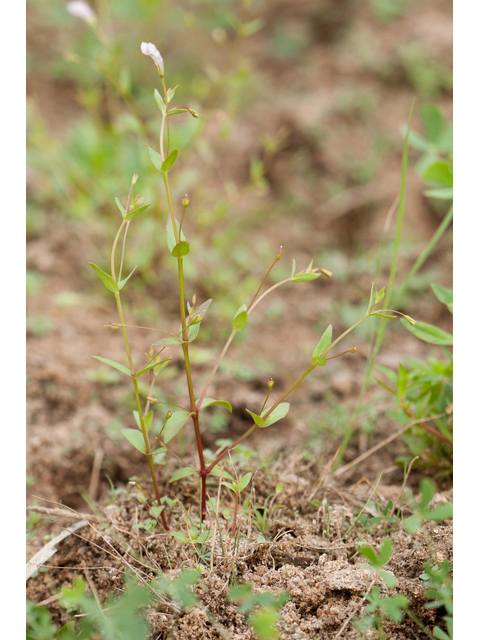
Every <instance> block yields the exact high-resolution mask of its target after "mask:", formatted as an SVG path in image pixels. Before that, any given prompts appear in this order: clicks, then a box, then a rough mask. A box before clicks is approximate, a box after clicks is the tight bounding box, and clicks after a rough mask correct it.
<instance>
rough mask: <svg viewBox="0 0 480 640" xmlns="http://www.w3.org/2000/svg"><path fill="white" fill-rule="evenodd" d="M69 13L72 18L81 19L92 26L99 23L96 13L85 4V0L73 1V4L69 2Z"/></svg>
mask: <svg viewBox="0 0 480 640" xmlns="http://www.w3.org/2000/svg"><path fill="white" fill-rule="evenodd" d="M67 11H68V13H70V14H71V15H72V16H75V17H76V18H80V20H84V21H85V22H88V24H90V25H93V24H95V23H96V21H97V16H96V15H95V11H94V10H93V9H92V7H91V6H90V5H89V4H88V3H86V2H84V0H73V1H72V2H68V3H67Z"/></svg>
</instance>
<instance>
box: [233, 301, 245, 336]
mask: <svg viewBox="0 0 480 640" xmlns="http://www.w3.org/2000/svg"><path fill="white" fill-rule="evenodd" d="M247 322H248V312H247V305H246V304H242V306H241V307H240V309H239V310H238V311H237V313H236V314H235V317H234V318H233V322H232V326H233V328H234V329H237V331H243V330H244V329H245V327H246V326H247Z"/></svg>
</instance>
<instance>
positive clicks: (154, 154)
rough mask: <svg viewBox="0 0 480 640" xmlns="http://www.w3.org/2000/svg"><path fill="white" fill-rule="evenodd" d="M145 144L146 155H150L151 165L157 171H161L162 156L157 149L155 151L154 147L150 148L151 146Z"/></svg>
mask: <svg viewBox="0 0 480 640" xmlns="http://www.w3.org/2000/svg"><path fill="white" fill-rule="evenodd" d="M145 146H146V147H147V149H148V155H149V156H150V160H151V161H152V163H153V166H154V167H155V169H157V170H158V171H161V170H162V164H163V160H162V156H161V155H160V154H159V153H158V151H155V149H152V147H149V146H148V144H146V145H145Z"/></svg>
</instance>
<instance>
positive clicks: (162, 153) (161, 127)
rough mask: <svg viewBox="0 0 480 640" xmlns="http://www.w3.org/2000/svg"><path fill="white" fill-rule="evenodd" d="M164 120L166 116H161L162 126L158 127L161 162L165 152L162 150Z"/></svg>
mask: <svg viewBox="0 0 480 640" xmlns="http://www.w3.org/2000/svg"><path fill="white" fill-rule="evenodd" d="M165 120H166V116H162V124H161V126H160V140H159V143H160V145H159V146H160V155H161V157H162V161H163V160H165V151H164V150H163V131H164V128H165Z"/></svg>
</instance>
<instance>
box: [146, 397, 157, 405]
mask: <svg viewBox="0 0 480 640" xmlns="http://www.w3.org/2000/svg"><path fill="white" fill-rule="evenodd" d="M147 400H148V401H149V402H150V403H151V404H158V403H159V402H160V400H157V399H156V398H155V397H154V396H147Z"/></svg>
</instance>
